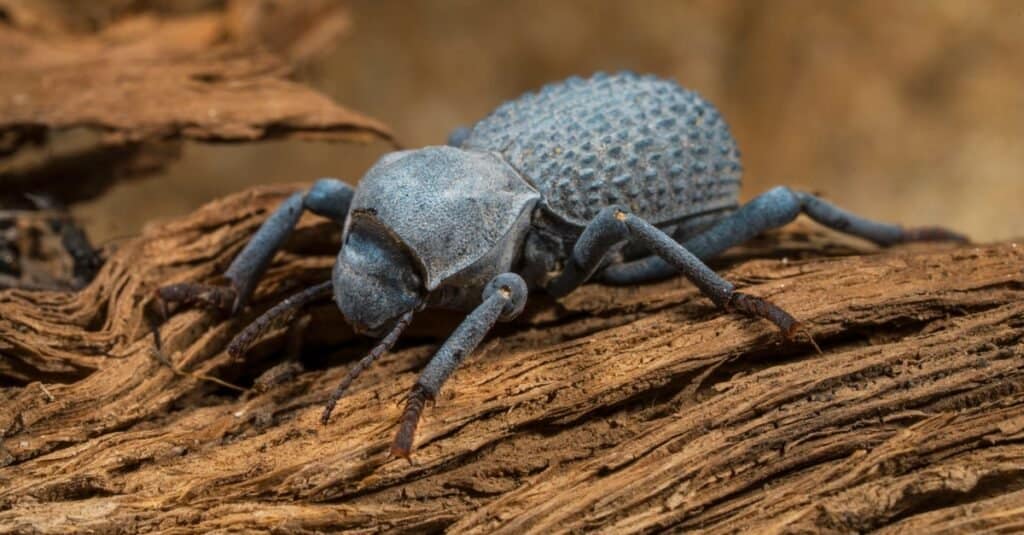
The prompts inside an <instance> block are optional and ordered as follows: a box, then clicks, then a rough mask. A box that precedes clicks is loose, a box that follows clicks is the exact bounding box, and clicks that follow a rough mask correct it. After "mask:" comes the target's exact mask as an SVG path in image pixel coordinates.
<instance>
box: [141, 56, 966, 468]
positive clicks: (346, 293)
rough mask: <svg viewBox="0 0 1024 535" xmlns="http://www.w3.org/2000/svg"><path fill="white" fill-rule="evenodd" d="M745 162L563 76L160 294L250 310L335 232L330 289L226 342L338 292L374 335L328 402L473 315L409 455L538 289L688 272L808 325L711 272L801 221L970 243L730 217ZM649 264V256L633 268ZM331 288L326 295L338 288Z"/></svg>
mask: <svg viewBox="0 0 1024 535" xmlns="http://www.w3.org/2000/svg"><path fill="white" fill-rule="evenodd" d="M741 172H742V167H741V165H740V161H739V151H737V149H736V144H735V142H734V141H733V138H732V136H731V135H730V133H729V128H728V126H726V124H725V121H723V120H722V118H721V116H720V115H719V113H718V111H717V110H716V109H715V108H714V107H713V106H711V105H710V104H708V103H707V102H705V101H704V100H703V99H701V98H700V97H699V96H698V95H697V94H695V93H693V92H690V91H687V90H685V89H683V88H681V87H680V86H679V85H677V84H676V83H675V82H671V81H667V80H662V79H659V78H656V77H653V76H637V75H634V74H631V73H621V74H616V75H603V74H598V75H595V76H593V77H591V78H589V79H586V80H583V79H579V78H570V79H568V80H566V81H564V82H560V83H557V84H552V85H549V86H546V87H545V88H543V89H542V90H540V91H539V92H537V93H528V94H526V95H524V96H522V97H520V98H518V99H516V100H513V101H510V102H507V103H505V104H503V105H502V106H501V107H499V108H498V109H497V110H495V111H494V113H492V114H491V115H489V116H488V117H486V118H484V119H483V120H481V121H480V122H478V123H477V124H476V125H474V126H473V127H472V128H471V129H460V130H457V131H456V132H455V133H454V134H452V136H451V137H450V138H449V144H448V145H447V146H438V147H426V148H422V149H417V150H408V151H400V152H394V153H391V154H387V155H385V156H384V157H382V158H381V159H380V161H378V162H377V163H376V164H375V165H374V166H373V168H371V169H370V170H369V171H368V172H367V173H366V175H365V176H364V177H363V179H362V180H361V181H360V182H359V186H358V187H357V188H356V189H355V190H353V189H352V188H351V187H350V186H348V185H347V184H345V183H343V182H341V181H338V180H335V179H322V180H320V181H318V182H317V183H316V184H315V185H314V186H313V188H312V189H310V190H309V191H307V192H302V193H297V194H295V195H293V196H292V197H291V198H289V199H288V200H287V201H285V202H284V203H283V204H282V206H281V207H280V208H278V210H277V211H276V212H274V214H272V215H271V216H270V218H268V219H267V221H266V222H265V223H264V224H263V226H261V227H260V230H259V231H258V232H257V233H256V235H255V236H254V237H253V238H252V240H251V241H250V242H249V243H248V244H247V245H246V247H245V248H244V249H243V250H242V252H241V253H239V254H238V256H237V257H236V258H235V260H234V261H233V262H232V264H231V266H230V267H229V268H228V270H227V272H226V273H225V277H226V278H227V279H228V280H229V281H230V283H231V284H230V287H227V288H226V287H210V286H206V285H201V284H191V283H186V284H179V285H171V286H167V287H164V288H162V289H161V290H160V296H161V297H162V298H164V299H165V300H170V301H185V302H189V301H192V302H203V301H205V302H208V303H213V304H214V305H215V306H217V307H218V308H221V309H225V310H229V311H237V310H238V309H239V308H241V307H242V306H244V305H245V304H246V302H247V301H248V298H249V296H250V295H251V293H252V290H253V288H254V287H255V285H256V283H257V282H258V280H259V278H260V276H261V275H262V274H263V272H264V271H265V270H266V268H267V266H268V265H269V263H270V260H271V258H272V257H273V255H274V252H275V251H276V250H277V249H278V248H279V247H280V246H281V244H282V243H284V241H285V239H286V238H287V236H288V234H289V233H290V232H291V231H292V229H293V228H294V226H295V224H296V223H297V222H298V219H299V216H300V215H301V213H302V211H303V210H304V209H306V210H310V211H312V212H315V213H317V214H320V215H323V216H325V217H329V218H331V219H333V220H335V221H337V222H338V223H339V224H341V225H343V226H344V231H343V234H342V237H343V243H342V246H341V251H340V252H339V254H338V259H337V262H336V263H335V266H334V271H333V275H332V278H331V281H330V282H329V283H324V284H321V285H318V286H315V287H312V288H310V289H307V290H305V291H303V292H301V293H299V294H297V295H295V296H293V297H290V298H289V299H287V300H285V301H284V302H283V303H281V304H279V305H277V306H275V307H274V308H272V309H270V311H268V312H267V313H266V314H264V315H263V316H261V317H260V318H259V319H258V320H256V321H255V322H254V323H253V324H252V325H250V326H249V327H248V328H246V329H245V331H243V332H242V333H241V334H239V335H238V336H237V337H236V338H235V340H234V341H233V342H232V343H231V346H230V347H229V351H230V352H232V353H235V354H238V353H240V352H242V351H244V350H245V347H247V346H248V344H250V343H251V342H252V341H253V340H255V339H256V338H257V337H258V336H259V334H260V333H261V332H263V330H264V329H265V328H266V327H267V326H268V325H269V324H271V323H272V322H273V319H274V318H275V317H278V316H281V315H284V314H285V313H286V312H287V311H288V310H290V309H294V308H296V307H301V306H303V305H304V304H305V303H307V302H309V301H311V300H313V299H316V298H319V297H323V296H325V295H326V294H329V293H333V296H334V300H335V301H336V303H337V305H338V307H339V309H340V310H341V312H342V314H343V315H344V316H345V319H346V320H347V322H348V323H349V324H350V325H352V327H353V328H354V329H355V330H356V331H358V332H363V333H366V334H370V335H375V336H381V340H380V342H379V343H378V345H377V346H375V347H374V349H373V350H372V351H370V353H369V354H368V355H367V356H366V357H364V358H363V359H362V360H361V361H359V362H358V363H357V364H356V365H354V366H353V367H352V368H351V369H350V370H349V374H348V375H347V376H346V378H345V379H344V380H343V381H342V382H341V384H340V385H339V386H338V388H337V389H336V390H335V391H334V393H333V394H332V395H331V397H330V399H329V400H328V402H327V406H326V408H325V410H324V414H323V417H322V419H323V421H324V423H326V422H327V419H328V417H329V416H330V412H331V410H333V408H334V406H335V403H336V402H337V401H338V398H340V397H341V395H342V393H343V392H344V391H345V389H346V388H347V387H348V386H349V384H351V382H352V381H353V380H354V379H355V377H356V376H357V375H359V373H360V372H361V371H362V370H363V369H365V368H366V367H367V366H369V364H370V363H371V362H372V361H373V360H374V359H375V358H377V357H378V356H380V354H382V353H383V352H384V351H387V350H388V349H389V348H390V347H391V346H392V345H393V344H394V343H395V341H396V340H397V339H398V337H399V336H400V335H401V333H402V330H403V329H405V327H406V326H407V325H408V324H409V322H410V321H411V320H412V317H413V314H414V313H416V312H418V311H420V310H422V309H423V308H425V307H443V308H449V309H456V310H465V311H469V314H468V315H467V316H466V318H465V319H464V320H463V322H462V323H461V324H460V325H459V327H458V328H457V329H456V330H455V331H454V332H453V333H452V334H451V335H450V336H449V337H448V339H447V340H446V341H445V343H444V344H443V345H442V346H441V347H440V348H439V349H438V351H437V353H436V354H435V355H434V357H433V358H432V359H431V360H430V362H429V363H428V364H427V366H426V367H425V368H424V369H423V372H422V373H421V374H420V377H419V379H417V381H416V384H415V386H414V387H413V389H412V391H411V392H410V394H409V399H408V403H407V405H406V411H405V415H404V416H403V419H402V422H401V425H400V429H399V432H398V436H397V437H396V439H395V444H394V446H393V447H392V452H393V453H395V454H397V455H402V456H408V455H409V451H410V449H411V447H412V440H413V434H414V433H415V430H416V425H417V422H418V421H419V416H420V412H421V411H422V409H423V404H424V402H425V401H426V400H427V399H432V398H435V397H436V395H437V393H438V392H439V390H440V388H441V386H442V385H443V384H444V382H445V381H446V380H447V378H448V377H449V376H450V375H451V373H452V372H453V371H454V370H455V368H456V367H457V366H458V364H459V363H460V362H461V361H462V360H463V359H464V358H465V357H466V355H468V354H469V353H470V352H471V351H472V350H473V348H475V347H476V346H477V344H479V343H480V341H481V340H482V339H483V337H484V336H485V335H486V334H487V332H488V330H489V329H491V328H492V327H493V326H494V324H495V323H496V322H497V321H501V320H509V319H512V318H514V317H516V316H517V315H518V314H519V313H520V312H521V311H522V310H523V307H524V305H525V303H526V299H527V295H528V293H529V291H530V290H532V289H543V290H546V291H547V292H549V293H550V294H552V295H554V296H561V295H565V294H567V293H569V292H571V291H572V290H574V289H575V288H577V287H579V285H581V284H583V283H585V282H586V281H587V280H590V279H591V278H593V277H594V276H598V275H599V276H600V277H601V279H602V280H603V281H604V282H608V283H613V284H635V283H640V282H645V281H649V280H654V279H658V278H664V277H666V276H670V275H672V274H674V273H677V272H678V273H681V274H682V275H683V276H685V277H686V278H687V279H689V280H690V281H691V282H692V283H693V284H694V285H695V286H697V288H698V289H700V291H701V292H702V293H703V294H704V295H705V296H707V297H708V298H709V299H711V301H712V302H714V303H715V304H716V305H717V306H718V307H720V308H722V309H725V310H729V311H733V312H739V313H743V314H747V315H750V316H754V317H760V318H764V319H767V320H769V321H771V322H773V323H774V324H775V325H776V326H778V327H779V329H780V330H781V331H782V333H783V334H784V335H785V336H786V337H787V338H790V339H792V337H793V336H795V335H796V334H797V333H798V332H799V331H800V330H801V327H800V324H799V322H797V321H796V320H795V319H794V318H793V317H792V316H791V315H790V314H789V313H787V312H786V311H785V310H783V309H781V308H779V307H777V306H775V305H774V304H772V303H771V302H769V301H767V300H764V299H761V298H758V297H755V296H751V295H747V294H744V293H742V292H740V291H737V290H736V288H735V287H734V286H733V285H732V284H731V283H730V282H729V281H727V280H725V279H724V278H722V277H721V276H719V275H718V274H717V273H715V272H714V271H713V270H711V269H710V268H709V267H708V266H707V265H706V264H705V263H704V261H705V260H707V259H709V258H712V257H714V256H715V255H717V254H719V253H721V252H722V251H724V250H726V249H728V248H729V247H732V246H735V245H738V244H741V243H743V242H745V241H747V240H749V239H750V238H752V237H753V236H755V235H756V234H758V233H760V232H762V231H765V230H768V229H772V228H777V227H780V226H782V225H785V224H786V223H788V222H789V221H792V220H793V219H794V218H796V217H797V215H798V214H800V213H805V214H807V215H808V216H810V217H811V218H812V219H814V220H815V221H818V222H819V223H822V224H824V225H826V226H828V227H830V228H833V229H836V230H839V231H842V232H846V233H848V234H852V235H855V236H859V237H861V238H864V239H867V240H870V241H873V242H875V243H877V244H879V245H891V244H894V243H900V242H906V241H916V240H960V241H962V240H964V238H963V237H962V236H960V235H958V234H956V233H954V232H950V231H948V230H945V229H942V228H932V227H926V228H919V229H904V228H902V227H899V226H897V225H889V224H885V223H878V222H874V221H870V220H868V219H864V218H861V217H858V216H856V215H854V214H851V213H849V212H845V211H843V210H841V209H839V208H837V207H835V206H832V205H831V204H828V203H826V202H825V201H823V200H821V199H818V198H817V197H815V196H813V195H810V194H807V193H802V192H797V191H793V190H791V189H789V188H786V187H777V188H774V189H771V190H769V191H768V192H765V193H764V194H762V195H760V196H758V197H756V198H754V199H753V200H752V201H750V202H749V203H747V204H745V205H743V206H739V205H738V200H737V194H738V192H739V187H740V175H741ZM642 255H647V256H642ZM332 290H333V291H332Z"/></svg>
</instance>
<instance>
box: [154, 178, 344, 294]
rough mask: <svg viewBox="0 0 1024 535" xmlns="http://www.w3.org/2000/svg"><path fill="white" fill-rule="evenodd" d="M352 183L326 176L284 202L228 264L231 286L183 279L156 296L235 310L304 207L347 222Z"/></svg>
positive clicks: (254, 283) (283, 240)
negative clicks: (187, 281) (182, 281)
mask: <svg viewBox="0 0 1024 535" xmlns="http://www.w3.org/2000/svg"><path fill="white" fill-rule="evenodd" d="M353 193H354V191H353V190H352V187H351V186H349V185H348V184H345V183H344V182H341V181H340V180H336V179H333V178H323V179H320V180H318V181H316V183H315V184H314V185H313V187H312V188H311V189H310V190H309V191H308V192H304V193H296V194H294V195H292V196H291V197H289V198H288V199H287V200H285V201H284V202H283V203H281V206H279V207H278V208H277V210H275V211H274V213H273V214H271V215H270V217H269V218H267V220H266V221H264V222H263V224H262V225H261V226H260V228H259V230H257V231H256V234H254V235H253V237H252V238H251V239H250V240H249V243H247V244H246V245H245V247H244V248H243V249H242V252H240V253H238V256H236V257H235V259H234V260H233V261H232V262H231V265H230V266H228V269H227V271H225V272H224V277H225V278H226V279H227V280H228V281H229V282H230V286H211V285H207V284H197V283H181V284H172V285H169V286H164V287H162V288H160V289H159V290H157V296H158V297H159V298H160V299H161V300H162V301H166V302H179V303H185V304H197V305H202V306H207V307H210V308H214V309H218V310H221V311H222V312H224V313H230V314H233V313H235V312H238V310H239V309H241V308H242V307H244V306H245V304H246V303H247V302H248V300H249V297H250V296H251V295H252V291H253V289H255V287H256V284H257V283H258V282H259V280H260V277H262V276H263V273H264V272H265V271H266V270H267V267H268V266H269V265H270V260H271V259H272V258H273V257H274V253H276V252H277V250H278V249H280V248H281V246H282V245H284V242H285V240H287V239H288V236H289V235H290V234H291V233H292V230H293V229H294V228H295V225H296V224H297V223H298V222H299V217H300V216H302V212H303V210H304V209H306V210H309V211H311V212H313V213H315V214H318V215H322V216H324V217H328V218H330V219H333V220H334V221H336V222H338V224H344V222H345V216H346V215H347V214H348V207H349V204H350V203H351V201H352V195H353Z"/></svg>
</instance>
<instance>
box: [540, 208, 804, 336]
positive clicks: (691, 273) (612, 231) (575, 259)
mask: <svg viewBox="0 0 1024 535" xmlns="http://www.w3.org/2000/svg"><path fill="white" fill-rule="evenodd" d="M623 239H629V240H631V241H634V242H636V243H638V244H640V245H643V246H644V247H646V248H647V249H648V250H649V251H650V252H651V253H653V254H654V255H656V256H658V257H660V258H662V259H663V260H664V261H665V262H666V264H667V265H670V266H672V267H673V268H674V269H675V270H678V271H680V272H682V273H683V275H685V276H686V278H688V279H690V281H691V282H693V283H694V284H695V285H696V286H697V288H699V289H700V291H701V292H702V293H703V294H704V295H706V296H708V297H709V298H711V300H712V301H713V302H714V303H715V304H716V305H718V306H719V307H721V308H723V309H725V310H732V311H737V312H741V313H744V314H747V315H750V316H756V317H760V318H765V319H767V320H769V321H771V322H772V323H774V324H775V325H776V326H778V327H779V329H781V330H782V332H783V334H784V335H785V336H786V337H787V338H791V337H793V336H794V335H795V334H796V332H797V330H798V329H799V328H800V324H799V323H798V322H797V321H796V320H795V319H794V318H793V316H791V315H789V313H787V312H786V311H785V310H782V309H781V308H779V307H777V306H775V305H774V304H772V303H770V302H768V301H766V300H764V299H761V298H759V297H754V296H750V295H746V294H743V293H741V292H737V291H736V290H735V287H734V286H733V285H732V283H730V282H729V281H727V280H725V279H723V278H722V277H721V276H719V275H718V274H717V273H715V272H714V271H713V270H712V269H711V268H709V267H708V266H707V265H705V264H704V262H702V261H701V260H700V259H699V258H698V257H697V256H695V255H694V254H693V253H692V252H690V251H689V250H687V249H686V247H684V246H683V245H680V244H679V243H678V242H676V241H675V240H673V239H672V238H671V237H670V236H669V235H668V234H665V232H663V231H662V230H660V229H658V228H656V227H655V226H654V225H651V224H650V223H648V222H646V221H644V220H643V219H640V218H639V217H636V216H635V215H632V214H630V213H628V212H626V211H625V210H624V209H622V208H620V207H616V206H610V207H607V208H605V209H603V210H601V212H600V213H598V215H597V217H595V218H594V220H593V221H591V222H590V224H589V225H587V227H586V229H584V231H583V233H582V234H581V235H580V238H579V239H578V240H577V241H576V244H575V245H574V246H573V254H572V258H571V259H570V260H569V262H568V263H567V265H566V267H565V270H564V271H563V272H562V274H561V275H559V276H558V277H556V278H555V279H553V280H552V281H551V283H550V284H549V285H548V287H547V289H548V291H549V292H551V293H552V294H554V295H556V296H558V295H564V294H565V293H568V292H569V291H572V289H573V288H575V287H576V286H578V285H580V284H582V283H583V282H585V281H586V280H587V278H588V277H589V276H590V275H591V274H592V273H593V272H594V270H596V269H597V268H598V267H599V266H600V265H601V262H602V261H603V259H604V257H605V256H606V255H607V254H608V251H609V250H610V249H611V248H612V247H614V246H615V245H616V244H617V243H619V242H621V241H622V240H623Z"/></svg>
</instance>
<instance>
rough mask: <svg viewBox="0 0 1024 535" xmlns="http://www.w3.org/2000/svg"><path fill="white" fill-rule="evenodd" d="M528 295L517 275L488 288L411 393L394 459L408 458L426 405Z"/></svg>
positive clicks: (501, 277)
mask: <svg viewBox="0 0 1024 535" xmlns="http://www.w3.org/2000/svg"><path fill="white" fill-rule="evenodd" d="M527 292H528V290H527V287H526V282H525V281H524V280H523V279H522V277H520V276H519V275H516V274H515V273H502V274H501V275H498V276H497V277H495V278H494V279H493V280H491V282H490V283H488V284H487V287H486V288H485V289H484V293H483V302H482V303H480V305H478V306H477V307H476V309H474V310H473V312H470V313H469V315H468V316H466V319H464V320H462V323H461V324H459V326H458V327H457V328H456V329H455V332H453V333H452V334H451V336H449V337H448V339H447V340H445V342H444V345H442V346H441V348H440V349H438V350H437V353H435V354H434V356H433V357H432V358H431V359H430V362H428V363H427V366H426V367H425V368H423V371H422V372H421V373H420V376H419V378H418V379H417V380H416V384H415V385H414V386H413V387H412V391H410V392H409V397H408V400H407V401H406V406H405V412H404V413H403V414H402V420H401V423H400V424H399V428H398V434H397V435H396V436H395V442H394V444H393V445H392V446H391V454H392V455H395V456H398V457H405V458H409V452H410V451H411V450H412V443H413V438H414V436H415V434H416V426H417V425H418V424H419V421H420V414H421V413H422V411H423V405H424V404H425V403H426V402H427V401H429V400H433V399H435V398H436V397H437V394H438V392H440V390H441V386H442V385H444V383H445V381H446V380H448V377H449V376H451V374H452V372H454V371H455V368H457V367H458V365H459V363H461V362H462V360H463V359H465V358H466V356H467V355H469V353H470V352H472V351H473V350H474V349H475V348H476V346H477V345H479V344H480V341H481V340H483V338H484V336H485V335H487V332H488V331H490V330H491V328H492V327H494V324H495V323H497V322H498V320H503V321H508V320H511V319H513V318H515V317H516V316H518V315H519V313H520V312H522V311H523V307H524V306H526V295H527Z"/></svg>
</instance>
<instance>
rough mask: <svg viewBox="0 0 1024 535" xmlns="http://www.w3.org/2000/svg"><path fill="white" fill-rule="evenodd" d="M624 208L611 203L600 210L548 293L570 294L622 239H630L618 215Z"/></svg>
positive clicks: (574, 247)
mask: <svg viewBox="0 0 1024 535" xmlns="http://www.w3.org/2000/svg"><path fill="white" fill-rule="evenodd" d="M619 212H621V209H619V208H617V207H614V206H609V207H607V208H604V209H602V210H601V211H600V212H598V214H597V217H595V218H594V219H593V220H592V221H591V222H590V224H588V225H587V227H586V228H585V229H583V233H582V234H580V237H579V238H578V239H577V240H576V243H575V244H574V245H573V248H572V258H571V259H570V260H569V261H568V262H566V264H565V268H564V269H563V270H562V272H561V273H560V274H559V275H558V276H557V277H555V278H554V279H552V280H551V282H549V283H548V285H547V288H546V290H547V292H548V293H550V294H551V295H553V296H555V297H562V296H564V295H568V294H569V292H571V291H573V290H575V289H576V288H577V287H579V286H580V285H581V284H583V283H584V282H587V279H589V278H590V277H591V275H593V274H594V272H595V271H596V270H597V268H598V267H600V266H601V263H602V262H603V261H604V258H605V257H606V256H607V255H608V252H609V251H610V250H611V249H612V247H614V246H615V245H616V244H618V243H619V242H622V241H623V240H625V239H627V238H629V229H627V228H626V225H625V224H624V223H623V222H622V221H620V220H619V219H618V218H617V217H616V214H617V213H619Z"/></svg>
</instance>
